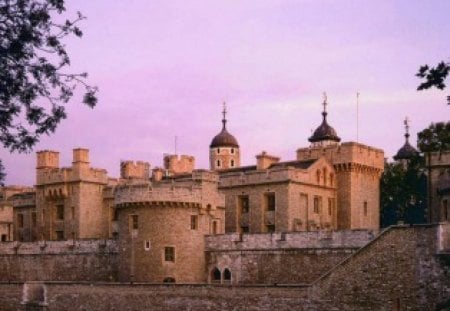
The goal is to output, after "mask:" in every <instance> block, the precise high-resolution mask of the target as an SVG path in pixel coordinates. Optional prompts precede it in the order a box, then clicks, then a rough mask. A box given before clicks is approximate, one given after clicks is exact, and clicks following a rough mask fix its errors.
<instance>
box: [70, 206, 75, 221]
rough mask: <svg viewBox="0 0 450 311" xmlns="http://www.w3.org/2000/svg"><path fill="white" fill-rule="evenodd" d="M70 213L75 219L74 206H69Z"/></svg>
mask: <svg viewBox="0 0 450 311" xmlns="http://www.w3.org/2000/svg"><path fill="white" fill-rule="evenodd" d="M70 214H71V216H72V219H75V206H72V207H70Z"/></svg>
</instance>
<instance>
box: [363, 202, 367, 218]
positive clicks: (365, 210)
mask: <svg viewBox="0 0 450 311" xmlns="http://www.w3.org/2000/svg"><path fill="white" fill-rule="evenodd" d="M364 216H367V201H364Z"/></svg>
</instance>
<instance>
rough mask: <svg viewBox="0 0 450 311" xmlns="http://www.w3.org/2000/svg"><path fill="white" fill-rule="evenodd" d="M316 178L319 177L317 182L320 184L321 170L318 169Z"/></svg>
mask: <svg viewBox="0 0 450 311" xmlns="http://www.w3.org/2000/svg"><path fill="white" fill-rule="evenodd" d="M316 179H317V183H318V184H320V170H317V172H316Z"/></svg>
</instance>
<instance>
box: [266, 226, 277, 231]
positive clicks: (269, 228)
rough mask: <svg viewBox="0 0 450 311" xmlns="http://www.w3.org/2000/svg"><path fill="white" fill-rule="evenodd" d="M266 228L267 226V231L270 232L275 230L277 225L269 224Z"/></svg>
mask: <svg viewBox="0 0 450 311" xmlns="http://www.w3.org/2000/svg"><path fill="white" fill-rule="evenodd" d="M266 228H267V232H270V233H272V232H275V225H267V226H266Z"/></svg>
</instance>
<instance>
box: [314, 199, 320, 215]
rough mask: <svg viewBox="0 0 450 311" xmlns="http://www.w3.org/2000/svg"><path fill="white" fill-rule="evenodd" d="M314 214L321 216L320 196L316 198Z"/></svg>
mask: <svg viewBox="0 0 450 311" xmlns="http://www.w3.org/2000/svg"><path fill="white" fill-rule="evenodd" d="M313 211H314V213H316V214H319V212H320V198H319V197H318V196H315V197H314V209H313Z"/></svg>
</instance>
